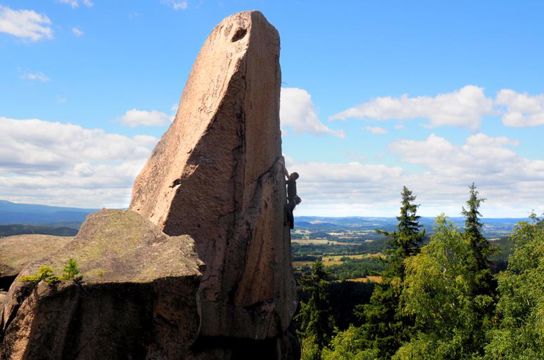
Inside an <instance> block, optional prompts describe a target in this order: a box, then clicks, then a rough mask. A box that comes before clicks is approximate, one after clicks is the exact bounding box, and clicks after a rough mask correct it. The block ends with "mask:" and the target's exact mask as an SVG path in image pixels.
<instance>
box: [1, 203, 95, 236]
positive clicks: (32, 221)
mask: <svg viewBox="0 0 544 360" xmlns="http://www.w3.org/2000/svg"><path fill="white" fill-rule="evenodd" d="M95 211H97V210H96V209H81V208H70V207H58V206H47V205H35V204H18V203H13V202H10V201H5V200H0V225H8V224H24V225H47V226H56V227H69V228H74V229H78V228H79V226H80V225H81V223H82V222H83V221H84V220H85V217H87V215H89V214H90V213H93V212H95Z"/></svg>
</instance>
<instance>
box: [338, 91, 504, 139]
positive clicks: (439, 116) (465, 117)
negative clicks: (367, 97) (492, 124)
mask: <svg viewBox="0 0 544 360" xmlns="http://www.w3.org/2000/svg"><path fill="white" fill-rule="evenodd" d="M493 113H494V111H493V100H492V99H490V98H488V97H486V96H485V94H484V91H483V89H482V88H481V87H477V86H473V85H467V86H465V87H463V88H461V89H459V90H457V91H454V92H451V93H446V94H439V95H436V96H417V97H409V96H408V95H403V96H401V97H400V98H393V97H379V98H376V99H373V100H371V101H368V102H365V103H362V104H360V105H357V106H355V107H352V108H349V109H347V110H345V111H342V112H340V113H338V114H335V115H333V116H332V117H331V119H333V120H345V119H350V118H354V119H373V120H410V119H418V118H424V119H428V120H429V125H430V126H432V127H436V126H443V125H450V126H458V127H467V128H471V129H477V128H478V127H479V126H480V121H481V118H482V117H483V116H485V115H491V114H493Z"/></svg>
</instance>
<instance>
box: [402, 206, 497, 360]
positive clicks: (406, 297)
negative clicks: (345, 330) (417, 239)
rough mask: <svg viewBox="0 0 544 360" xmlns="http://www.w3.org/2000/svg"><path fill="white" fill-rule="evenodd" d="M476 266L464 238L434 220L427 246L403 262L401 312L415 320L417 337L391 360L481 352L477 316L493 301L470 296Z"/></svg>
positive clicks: (481, 328) (482, 326)
mask: <svg viewBox="0 0 544 360" xmlns="http://www.w3.org/2000/svg"><path fill="white" fill-rule="evenodd" d="M476 263H477V259H476V258H475V256H474V254H473V252H472V248H471V244H470V242H469V241H468V240H467V238H466V237H465V236H463V235H462V234H461V233H460V232H459V231H458V230H457V229H456V228H455V227H454V226H453V225H452V224H451V223H449V222H448V221H447V220H446V219H445V217H444V216H440V217H438V218H437V229H436V231H435V233H434V235H433V236H432V237H431V240H430V242H429V244H428V245H426V246H424V247H423V248H422V250H421V253H420V254H418V255H415V256H413V257H410V258H408V259H407V260H406V262H405V264H406V279H405V281H404V290H403V292H402V294H401V304H402V312H403V313H405V314H406V315H408V316H410V317H413V319H415V324H414V329H415V330H416V332H417V336H414V337H413V338H412V339H411V340H410V341H409V342H408V343H407V344H405V345H403V346H402V347H401V348H400V349H399V351H398V352H397V354H396V357H395V358H396V359H419V358H424V359H468V358H471V357H473V356H478V355H479V354H480V353H482V351H483V344H484V341H485V333H484V330H485V321H486V318H482V317H481V314H482V312H483V311H482V309H487V308H488V307H489V306H490V304H492V303H493V298H492V297H491V296H488V295H485V294H481V295H474V287H475V286H477V284H478V276H477V275H478V272H477V270H476ZM422 354H426V355H425V356H424V357H422V356H423V355H422Z"/></svg>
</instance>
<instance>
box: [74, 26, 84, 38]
mask: <svg viewBox="0 0 544 360" xmlns="http://www.w3.org/2000/svg"><path fill="white" fill-rule="evenodd" d="M72 34H74V36H75V37H82V36H83V35H84V34H85V33H84V32H83V30H81V29H80V28H78V27H73V28H72Z"/></svg>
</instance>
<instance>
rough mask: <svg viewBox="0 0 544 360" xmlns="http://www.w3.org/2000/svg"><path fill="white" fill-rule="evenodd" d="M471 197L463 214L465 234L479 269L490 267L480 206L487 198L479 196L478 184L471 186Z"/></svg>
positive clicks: (488, 248)
mask: <svg viewBox="0 0 544 360" xmlns="http://www.w3.org/2000/svg"><path fill="white" fill-rule="evenodd" d="M469 189H470V197H469V199H468V200H467V203H466V204H467V209H465V207H463V208H462V209H463V210H462V214H463V216H464V217H465V234H466V236H467V237H468V239H469V241H470V246H471V248H472V252H473V253H474V257H475V258H476V261H477V266H478V269H479V270H482V269H486V268H489V260H488V257H489V255H490V246H489V241H487V239H486V238H484V236H483V235H482V228H483V224H482V222H481V221H480V217H481V216H482V214H480V211H479V208H480V205H481V203H482V202H484V201H485V199H483V198H480V197H479V192H478V191H477V190H476V185H474V183H472V185H470V186H469Z"/></svg>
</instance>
